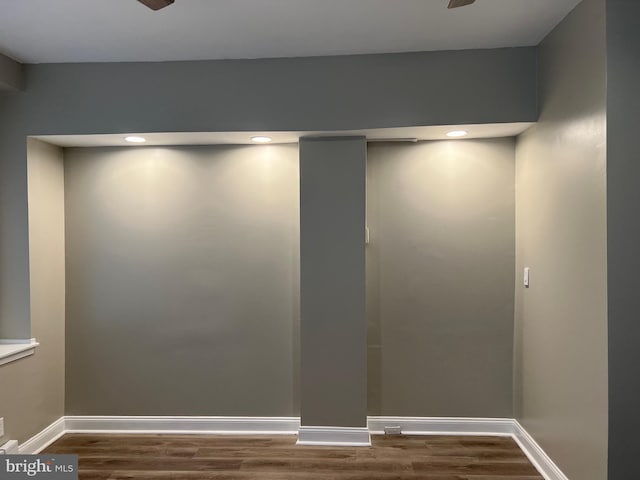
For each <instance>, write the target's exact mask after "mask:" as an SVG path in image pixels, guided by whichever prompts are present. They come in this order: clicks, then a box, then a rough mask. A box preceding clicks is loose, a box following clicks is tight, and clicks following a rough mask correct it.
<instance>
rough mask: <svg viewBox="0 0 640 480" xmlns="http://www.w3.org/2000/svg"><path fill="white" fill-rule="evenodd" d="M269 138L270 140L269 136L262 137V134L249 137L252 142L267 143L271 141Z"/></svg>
mask: <svg viewBox="0 0 640 480" xmlns="http://www.w3.org/2000/svg"><path fill="white" fill-rule="evenodd" d="M271 140H272V138H271V137H263V136H257V137H251V141H252V142H253V143H269V142H271Z"/></svg>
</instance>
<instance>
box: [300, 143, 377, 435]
mask: <svg viewBox="0 0 640 480" xmlns="http://www.w3.org/2000/svg"><path fill="white" fill-rule="evenodd" d="M366 169H367V142H366V139H365V138H364V137H352V138H344V137H343V138H335V139H322V140H319V139H302V140H301V141H300V273H301V275H300V288H301V298H300V317H301V319H300V332H301V360H302V363H301V368H300V370H301V374H302V377H301V387H302V389H301V394H300V397H301V414H302V418H301V422H302V425H303V426H340V427H366V425H367V382H366V380H367V326H366V319H365V246H364V231H365V215H366V195H367V192H366V172H367V170H366Z"/></svg>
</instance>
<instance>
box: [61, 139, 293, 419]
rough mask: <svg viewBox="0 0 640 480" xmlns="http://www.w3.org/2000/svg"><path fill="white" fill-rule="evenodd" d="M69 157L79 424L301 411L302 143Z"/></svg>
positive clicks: (70, 381)
mask: <svg viewBox="0 0 640 480" xmlns="http://www.w3.org/2000/svg"><path fill="white" fill-rule="evenodd" d="M65 157H66V158H65V189H66V190H65V200H66V201H65V208H66V247H67V249H66V253H67V263H66V267H67V352H66V363H67V370H66V373H67V389H66V394H67V401H66V412H67V414H71V415H82V414H88V415H254V416H256V415H257V416H290V415H294V414H297V405H296V399H295V396H296V392H297V385H296V382H295V380H294V375H295V373H296V372H295V370H294V365H295V364H297V363H298V362H297V359H295V358H294V342H297V322H298V295H299V293H298V292H299V287H298V282H299V268H298V258H299V246H298V243H299V241H298V229H299V210H298V208H299V207H298V155H297V148H296V146H294V145H286V146H276V145H270V146H245V147H190V148H187V147H180V148H178V147H176V148H145V147H142V148H122V149H118V148H115V149H111V148H104V149H69V150H66V154H65Z"/></svg>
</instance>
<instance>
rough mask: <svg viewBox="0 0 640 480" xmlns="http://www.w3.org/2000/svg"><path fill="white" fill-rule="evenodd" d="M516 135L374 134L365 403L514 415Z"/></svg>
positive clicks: (386, 409)
mask: <svg viewBox="0 0 640 480" xmlns="http://www.w3.org/2000/svg"><path fill="white" fill-rule="evenodd" d="M514 147H515V143H514V140H513V139H493V140H458V141H440V142H424V143H419V144H416V145H414V144H401V145H400V144H373V145H370V146H369V151H368V153H369V162H368V182H369V183H368V225H369V228H370V236H371V241H370V244H369V245H368V247H367V297H368V298H367V317H368V324H369V385H370V386H369V413H370V414H373V415H381V414H382V415H403V416H405V415H406V416H466V417H510V416H512V376H513V361H512V358H513V349H512V345H513V294H514V287H513V270H514V255H515V252H514V250H515V238H514V236H515V192H514V181H515V178H514V168H515V151H514Z"/></svg>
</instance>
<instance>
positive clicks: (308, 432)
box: [297, 426, 371, 447]
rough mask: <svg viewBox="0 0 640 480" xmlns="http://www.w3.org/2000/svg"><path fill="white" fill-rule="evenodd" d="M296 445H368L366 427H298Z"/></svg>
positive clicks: (368, 434) (369, 436)
mask: <svg viewBox="0 0 640 480" xmlns="http://www.w3.org/2000/svg"><path fill="white" fill-rule="evenodd" d="M297 445H323V446H338V447H370V446H371V435H370V433H369V429H368V428H367V427H308V426H304V427H300V430H298V442H297Z"/></svg>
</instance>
